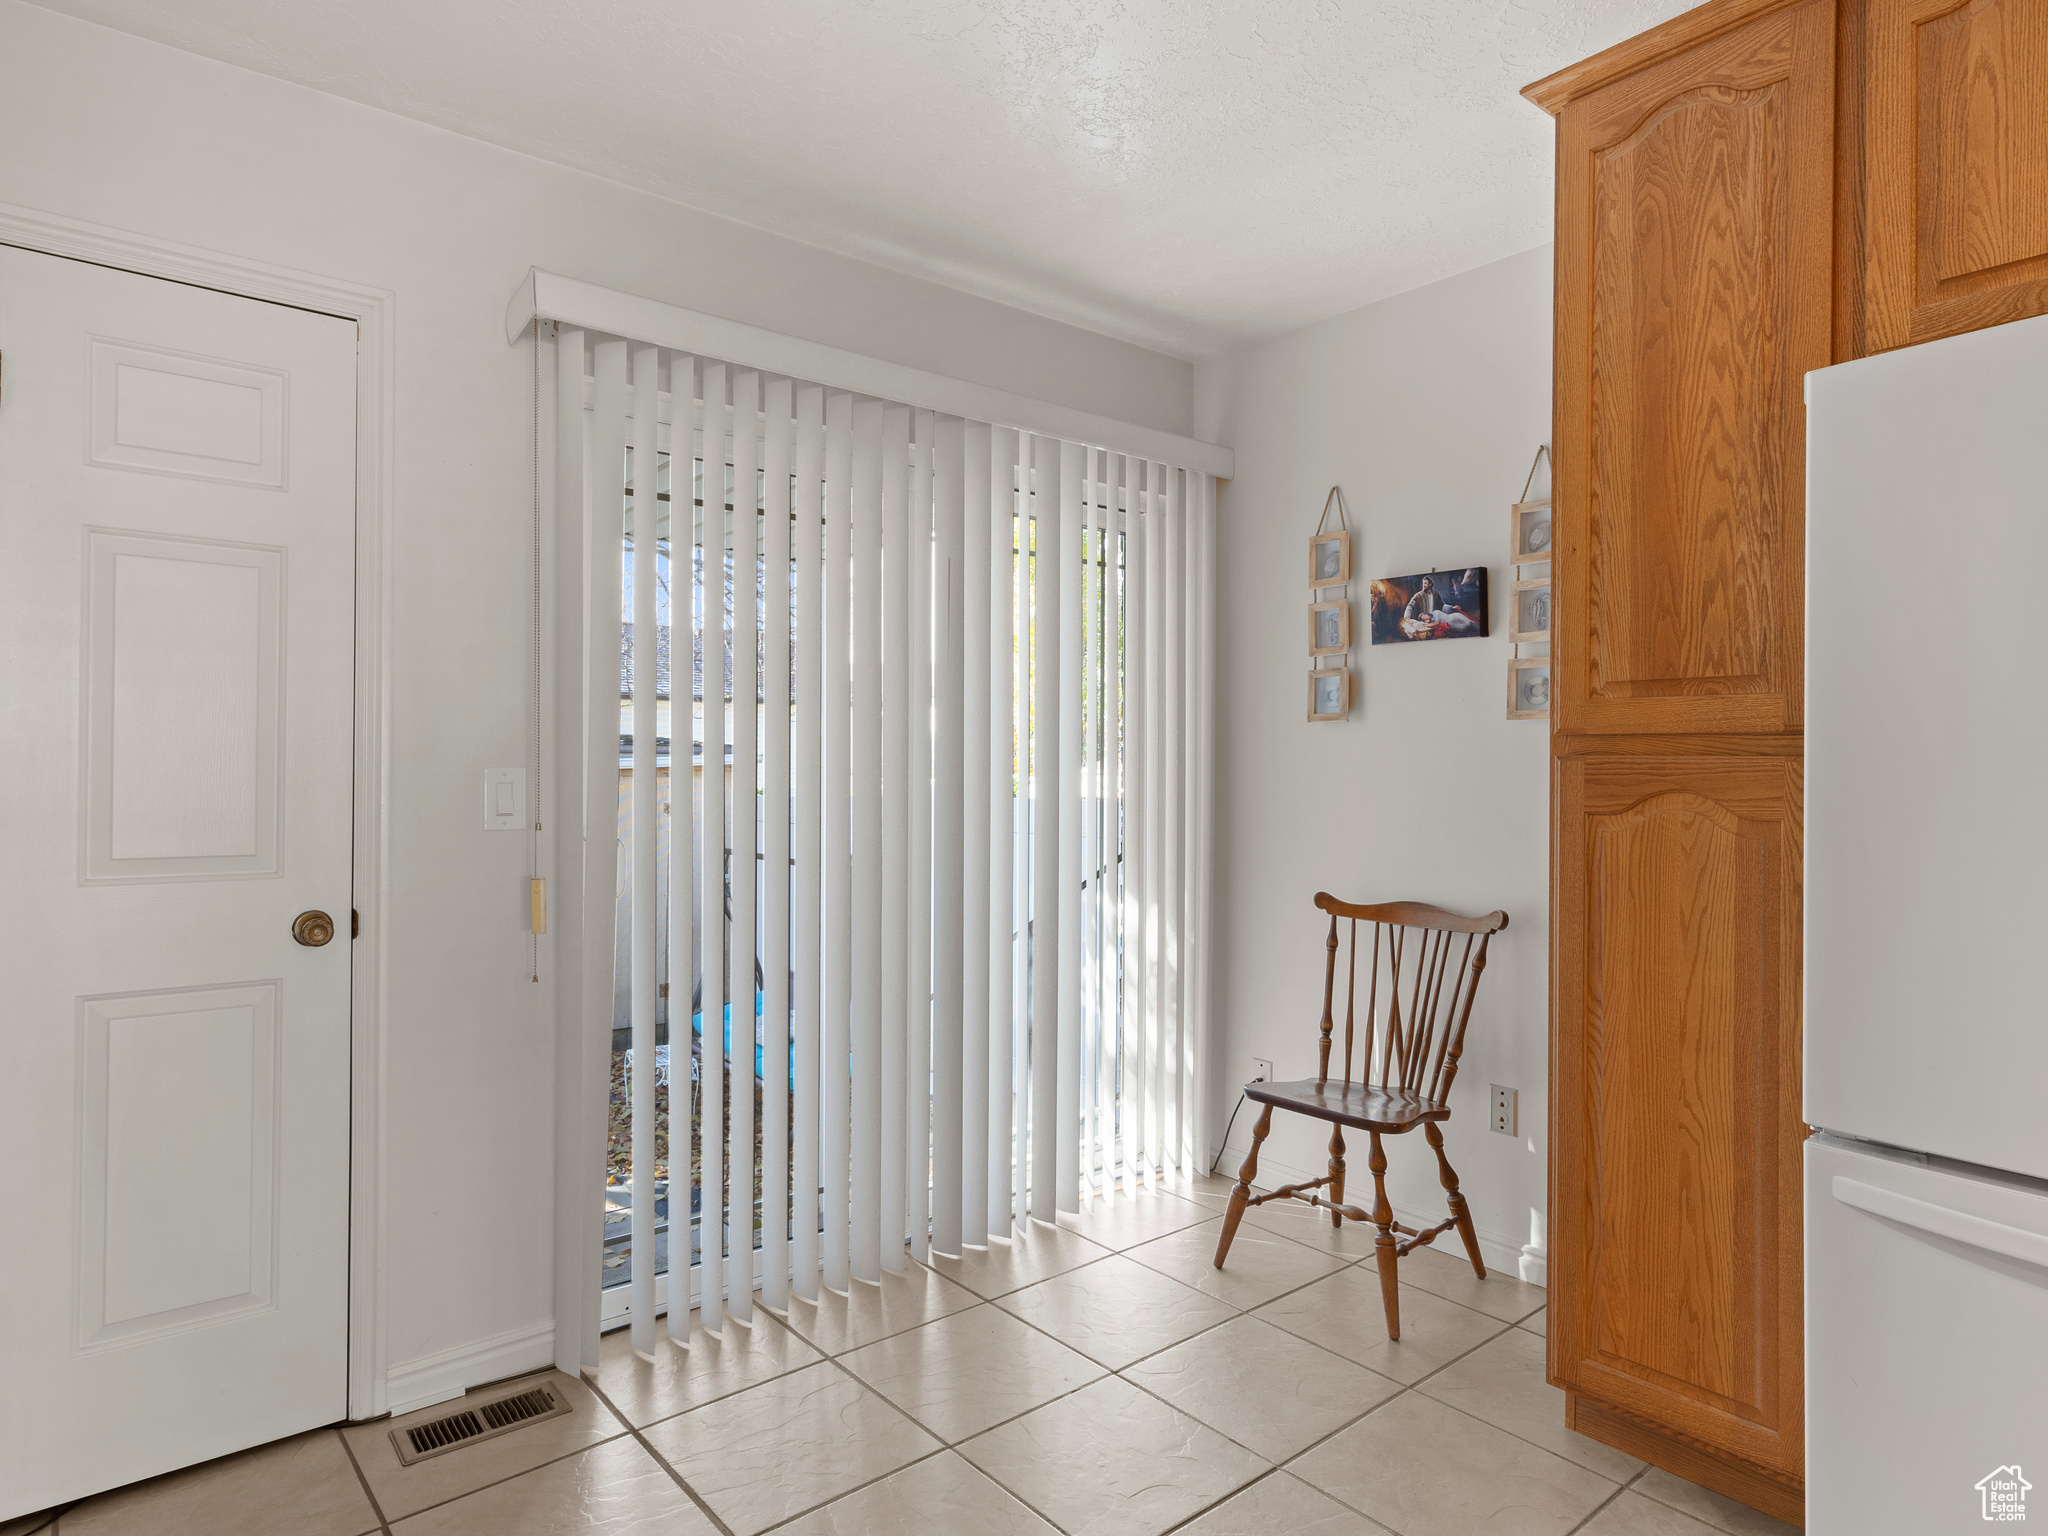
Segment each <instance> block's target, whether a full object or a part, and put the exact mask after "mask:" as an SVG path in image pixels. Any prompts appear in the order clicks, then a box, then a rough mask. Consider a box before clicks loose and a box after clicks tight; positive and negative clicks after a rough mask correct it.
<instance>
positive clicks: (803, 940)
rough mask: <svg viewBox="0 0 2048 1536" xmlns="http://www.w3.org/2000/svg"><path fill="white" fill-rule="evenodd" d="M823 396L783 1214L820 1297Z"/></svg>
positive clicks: (801, 612) (804, 548)
mask: <svg viewBox="0 0 2048 1536" xmlns="http://www.w3.org/2000/svg"><path fill="white" fill-rule="evenodd" d="M824 411H825V392H824V391H823V390H822V389H820V388H818V386H816V385H815V384H802V385H798V386H797V389H796V484H795V486H794V488H793V489H792V492H791V496H792V505H793V507H794V517H795V544H796V571H795V576H794V590H793V592H792V594H791V598H790V603H791V607H792V609H793V610H794V614H795V627H796V662H795V670H796V679H795V686H796V709H795V716H794V718H793V720H792V721H791V725H790V744H789V768H790V779H791V793H792V796H793V798H794V801H795V806H794V810H793V816H794V820H795V828H794V831H793V833H792V836H791V846H790V857H791V860H792V864H793V868H792V870H791V874H790V879H791V883H792V885H793V886H794V887H795V893H796V894H795V900H794V903H793V906H794V913H793V923H794V932H793V935H792V938H791V947H792V949H793V950H794V951H795V963H794V969H795V992H796V996H795V1000H794V1001H795V1013H796V1016H795V1020H794V1024H793V1033H794V1038H795V1049H796V1087H795V1107H794V1109H793V1114H794V1116H795V1125H794V1128H793V1134H792V1138H791V1139H792V1145H791V1148H790V1160H791V1163H792V1164H793V1166H792V1168H791V1170H790V1177H791V1181H792V1182H793V1184H794V1185H795V1191H794V1199H793V1200H792V1201H791V1212H790V1226H791V1232H790V1267H791V1270H792V1284H793V1286H794V1288H795V1291H796V1294H797V1295H798V1296H801V1297H804V1298H805V1299H806V1300H810V1301H815V1300H817V1299H818V1273H819V1265H820V1262H821V1256H820V1254H819V1252H818V1223H819V1211H818V1182H819V1162H818V1131H819V1116H820V1112H821V1111H820V1105H819V1094H818V1060H819V1024H820V980H821V977H822V974H823V969H824V924H823V921H822V918H823V909H822V897H823V882H824V871H823V867H822V857H823V852H824V849H823V827H822V822H821V820H820V806H819V773H820V769H821V767H822V764H823V760H824V743H823V740H822V739H821V738H822V725H823V720H822V718H821V706H820V703H819V688H820V681H821V677H820V661H819V657H820V651H819V633H820V628H821V624H820V619H821V616H822V613H823V610H822V608H821V607H820V603H821V601H822V598H823V593H822V590H821V583H820V573H821V570H822V567H823V560H824V537H823V535H824V530H823V512H824V497H823V491H824V484H823V482H824V475H825V437H824Z"/></svg>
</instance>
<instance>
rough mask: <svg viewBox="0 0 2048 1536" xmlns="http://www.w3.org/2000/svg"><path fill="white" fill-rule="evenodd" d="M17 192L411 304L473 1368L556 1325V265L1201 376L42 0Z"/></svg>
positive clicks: (404, 930)
mask: <svg viewBox="0 0 2048 1536" xmlns="http://www.w3.org/2000/svg"><path fill="white" fill-rule="evenodd" d="M0 202H8V203H14V204H19V205H24V206H27V207H30V208H35V209H38V210H41V211H45V212H50V213H56V214H62V215H68V216H70V217H73V218H79V219H85V220H90V221H92V222H95V223H99V224H105V225H112V226H115V227H117V228H120V229H124V230H128V231H133V232H138V233H142V234H147V235H153V236H159V237H163V238H166V239H169V240H173V241H178V242H182V243H185V244H189V245H194V246H200V247H205V248H208V249H212V250H216V251H222V252H227V253H231V254H234V255H238V256H242V257H247V258H253V259H256V260H260V261H265V262H271V263H275V264H278V265H282V266H287V267H293V268H300V269H306V270H311V271H314V272H319V273H322V274H327V275H331V276H334V277H338V278H343V279H347V280H350V281H353V282H357V283H362V284H367V285H372V286H376V287H381V288H387V289H390V290H392V291H394V292H395V293H396V295H397V315H398V321H397V324H398V336H397V346H396V352H397V420H398V429H397V439H396V444H395V451H396V535H395V540H394V545H393V549H392V559H393V561H394V566H395V571H394V580H393V586H392V610H393V611H392V622H393V631H394V639H393V646H394V650H393V667H392V672H393V678H392V695H391V717H390V732H391V735H390V746H391V762H392V772H391V779H390V786H389V788H390V814H391V828H390V847H391V867H390V879H391V905H390V911H389V914H388V915H389V932H390V936H391V944H390V950H389V965H390V970H389V1003H390V1012H389V1017H388V1029H389V1037H390V1043H391V1055H390V1063H389V1084H390V1089H389V1093H390V1096H389V1102H388V1112H389V1146H388V1151H389V1166H390V1168H391V1170H392V1184H391V1188H390V1249H389V1286H390V1297H391V1313H390V1317H389V1319H388V1340H389V1347H388V1358H389V1361H390V1364H391V1367H392V1368H393V1370H394V1372H398V1371H403V1370H404V1369H405V1368H406V1367H407V1366H408V1365H413V1364H417V1363H418V1362H420V1361H422V1360H426V1359H431V1358H433V1357H440V1356H451V1355H452V1358H453V1362H454V1363H453V1364H452V1365H451V1366H450V1369H453V1370H456V1371H457V1372H458V1373H459V1372H460V1371H461V1370H462V1369H463V1366H462V1364H461V1359H462V1357H463V1354H464V1352H465V1351H466V1350H469V1349H471V1348H472V1347H473V1346H476V1345H477V1344H478V1343H479V1342H480V1341H487V1340H491V1339H500V1338H505V1337H512V1338H520V1337H523V1336H527V1335H530V1334H531V1332H532V1330H533V1329H534V1328H535V1326H536V1325H544V1324H545V1323H546V1321H547V1320H548V1318H549V1317H550V1316H551V1309H552V1296H551V1292H552V1282H551V1254H550V1242H551V1225H550V1223H551V1207H552V1198H551V1191H552V1177H553V1174H552V1168H553V1135H552V1109H551V1102H552V1100H551V1083H552V1074H553V1066H552V1062H553V1054H552V1051H553V1046H552V1028H553V1026H552V1022H551V1019H550V1017H549V1015H548V1010H547V1006H546V995H547V993H548V992H549V990H550V989H549V988H548V987H546V986H534V985H533V984H532V983H531V982H530V981H529V980H528V977H529V976H530V974H531V971H530V968H529V964H528V957H529V940H528V937H527V934H526V919H525V899H526V898H525V875H526V868H527V866H526V843H525V839H524V838H522V837H519V836H517V835H509V834H504V833H490V832H485V831H483V830H481V826H480V823H481V816H480V813H479V810H478V805H479V798H478V797H479V776H480V774H481V772H482V770H483V769H484V768H485V767H488V766H513V765H517V764H519V763H521V762H523V761H525V760H526V758H527V754H528V748H527V747H526V746H525V745H524V741H525V732H526V729H527V711H526V704H525V699H526V689H527V688H528V686H529V683H528V670H527V668H528V663H527V661H526V657H527V656H528V655H529V654H530V650H531V642H530V640H529V638H528V635H529V629H528V625H529V623H530V613H531V609H530V606H529V605H530V602H531V598H530V595H529V594H530V581H531V576H530V568H529V564H528V562H529V559H530V554H529V543H528V540H529V532H528V529H529V519H530V516H531V505H532V493H531V489H530V480H529V477H530V467H529V466H530V462H531V453H532V448H531V433H532V430H533V429H532V418H533V407H532V402H531V394H530V391H531V388H532V377H531V370H532V354H531V350H530V348H529V347H527V346H521V347H517V348H514V347H508V346H506V344H505V339H504V331H503V316H504V310H505V303H506V300H507V298H508V297H509V296H510V294H511V292H512V290H513V288H514V286H515V285H516V284H517V283H518V281H519V280H520V278H521V277H522V276H524V274H525V271H526V269H527V267H528V266H529V265H538V266H543V267H547V268H550V269H552V270H554V271H558V272H563V273H567V274H570V275H572V276H576V277H581V278H587V279H589V280H591V281H594V282H598V283H603V284H607V285H610V286H613V287H617V288H623V289H627V290H630V291H632V292H636V293H641V294H647V295H650V296H652V297H655V298H660V299H665V300H668V301H670V302H673V303H678V304H683V305H688V306H690V307H692V308H697V309H703V310H707V311H710V312H712V313H715V314H719V315H723V316H726V317H728V318H731V319H735V320H742V321H746V322H748V323H751V324H754V325H761V326H766V327H770V328H772V329H775V330H780V331H787V332H791V333H794V334H798V335H802V336H807V337H810V338H813V339H815V340H819V341H824V342H829V343H832V344H834V345H836V346H841V347H848V348H852V349H855V350H858V351H864V352H869V353H873V354H876V355H879V356H882V357H887V358H890V359H892V360H894V361H897V362H902V363H906V364H910V365H913V366H916V367H921V368H928V369H933V370H936V371H938V372H941V373H947V374H952V375H954V376H957V377H961V378H967V379H972V380H976V381H978V382H983V383H987V384H991V385H995V386H997V387H1000V388H1003V389H1008V390H1014V391H1016V392H1018V393H1020V394H1025V395H1033V396H1037V397H1040V398H1043V399H1048V400H1056V401H1059V402H1062V403H1064V404H1068V405H1072V406H1076V407H1080V408H1082V409H1086V410H1091V411H1098V412H1101V413H1103V414H1106V415H1110V416H1116V417H1121V418H1123V419H1126V420H1130V421H1134V422H1141V423H1144V424H1146V425H1148V426H1154V427H1159V428H1162V429H1165V430H1169V431H1176V432H1185V431H1186V430H1187V427H1188V417H1189V401H1190V389H1191V371H1190V369H1189V368H1188V366H1187V365H1186V364H1185V363H1181V362H1178V361H1175V360H1173V359H1170V358H1166V357H1163V356H1160V355H1158V354H1155V353H1150V352H1146V351H1143V350H1141V349H1139V348H1136V347H1131V346H1127V345H1124V344H1122V343H1119V342H1113V341H1110V340H1108V339H1106V338H1103V337H1100V336H1095V335H1092V334H1090V333H1088V332H1085V331H1081V330H1076V329H1074V328H1072V327H1068V326H1064V325H1060V324H1057V323H1055V322H1052V321H1049V320H1045V319H1042V318H1040V317H1037V316H1033V315H1028V314H1025V313H1023V312H1022V311H1019V310H1014V309H1007V308H1005V307H1003V306H1001V305H998V304H993V303H989V302H986V301H984V300H980V299H975V298H971V297H968V296H966V295H963V294H960V293H956V292H953V291H951V290H948V289H944V288H939V287H935V286H933V285H931V284H928V283H924V282H919V281H916V280H913V279H910V278H906V277H903V276H900V275H898V274H894V273H890V272H886V271H883V270H881V269H879V268H876V267H871V266H866V265H863V264H861V263H858V262H854V261H849V260H846V259H844V258H841V257H837V256H833V255H831V254H828V253H826V252H824V251H821V250H818V249H815V248H812V247H809V246H804V245H799V244H796V243H794V242H791V241H787V240H782V239H778V238H775V237H772V236H768V235H764V234H762V233H760V232H758V231H755V230H751V229H747V228H744V227H742V226H739V225H735V224H731V223H728V222H726V221H724V220H720V219H716V218H712V217H710V216H708V215H705V214H701V213H698V212H695V211H693V210H691V209H687V208H683V207H680V206H677V205H676V204H673V203H667V202H663V201H661V200H660V199H657V198H654V197H650V196H646V195H643V194H640V193H636V192H632V191H629V190H627V189H625V188H623V187H620V186H617V185H615V184H612V183H610V182H606V181H602V180H599V179H597V178H595V177H592V176H587V175H583V174H579V173H576V172H571V171H567V170H563V169H561V168H559V167H555V166H551V165H547V164H544V163H542V162H540V161H536V160H533V159H530V158H527V157H525V156H522V155H517V154H512V153H509V152H507V151H503V150H499V149H495V148H491V147H488V146H486V145H482V144H479V143H476V142H474V141H471V140H467V139H464V138H460V137H458V136H456V135H453V134H449V133H445V132H442V131H440V130H438V129H433V128H427V127H424V126H421V125H419V124H417V123H413V122H409V121H407V120H405V119H402V118H398V117H394V116H390V115H388V114H385V113H380V112H376V111H373V110H371V109H369V108H366V107H362V106H358V105H356V104H354V103H351V102H347V101H343V100H340V99H338V98H335V97H331V96H325V95H322V94H319V93H317V92H314V91H309V90H306V89H303V88H300V87H297V86H293V85H289V84H286V83H283V82H280V81H278V80H274V79H271V78H269V77H267V76H264V75H258V74H254V73H250V72H247V71H243V70H239V69H234V68H231V67H229V66H226V65H222V64H218V63H215V62H212V61H209V60H204V59H200V58H197V57H195V56H192V55H188V54H183V53H179V52H177V51H175V50H171V49H167V48H164V47H161V46H159V45H156V44H153V43H148V42H144V41H141V40H139V39H137V38H133V37H130V36H127V35H126V34H123V33H119V32H113V31H108V30H105V29H102V28H99V27H95V26H92V25H90V24H88V23H84V22H80V21H76V20H73V19H70V18H67V17H60V16H57V15H53V14H51V13H49V12H47V11H41V10H37V9H34V8H32V7H29V6H25V5H22V4H20V3H18V0H0ZM591 1195H592V1198H596V1195H597V1192H596V1191H595V1190H593V1191H591ZM529 1347H530V1346H529ZM550 1357H551V1350H549V1349H548V1348H546V1347H542V1348H541V1349H540V1350H539V1354H538V1361H545V1360H546V1359H548V1358H550ZM538 1361H536V1362H533V1363H538ZM418 1374H419V1373H418V1372H417V1371H416V1372H414V1378H415V1379H417V1378H418ZM454 1384H455V1385H458V1386H459V1385H461V1382H460V1381H457V1382H455V1383H454Z"/></svg>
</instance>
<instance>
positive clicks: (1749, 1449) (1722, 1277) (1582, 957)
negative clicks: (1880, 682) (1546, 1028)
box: [1550, 746, 1803, 1487]
mask: <svg viewBox="0 0 2048 1536" xmlns="http://www.w3.org/2000/svg"><path fill="white" fill-rule="evenodd" d="M1557 812H1558V815H1557V824H1556V831H1557V843H1556V846H1557V861H1558V863H1557V876H1558V879H1557V901H1558V910H1557V913H1556V928H1555V931H1556V933H1557V935H1558V939H1557V951H1556V956H1555V971H1554V977H1555V984H1556V988H1557V997H1556V1002H1557V1008H1556V1019H1557V1036H1556V1041H1555V1053H1554V1064H1553V1065H1554V1081H1553V1092H1554V1094H1555V1103H1554V1107H1553V1119H1552V1123H1553V1126H1554V1127H1555V1138H1556V1139H1555V1145H1556V1169H1555V1176H1556V1187H1555V1193H1554V1196H1553V1200H1552V1205H1551V1222H1552V1226H1551V1236H1552V1243H1551V1266H1552V1268H1551V1273H1552V1282H1551V1287H1552V1288H1551V1295H1552V1306H1551V1320H1550V1338H1551V1350H1550V1365H1551V1375H1552V1379H1553V1380H1555V1381H1556V1382H1558V1383H1559V1384H1560V1385H1562V1386H1564V1387H1566V1388H1567V1389H1568V1390H1570V1391H1572V1392H1574V1393H1576V1394H1585V1395H1586V1396H1588V1397H1590V1398H1592V1399H1594V1400H1595V1401H1597V1402H1598V1403H1600V1404H1603V1405H1606V1406H1607V1407H1609V1408H1612V1409H1616V1410H1619V1411H1620V1412H1621V1413H1622V1414H1625V1415H1628V1416H1630V1417H1633V1418H1636V1419H1639V1420H1641V1421H1642V1422H1644V1423H1647V1424H1652V1425H1656V1426H1659V1427H1660V1428H1661V1429H1662V1430H1664V1431H1665V1432H1666V1433H1669V1434H1672V1435H1675V1436H1677V1437H1679V1438H1681V1439H1684V1440H1689V1441H1692V1442H1694V1443H1696V1444H1701V1445H1706V1446H1711V1447H1714V1448H1716V1449H1717V1450H1718V1451H1720V1452H1721V1453H1723V1454H1724V1455H1726V1456H1729V1457H1732V1458H1734V1459H1736V1460H1737V1461H1739V1462H1744V1463H1747V1464H1749V1465H1750V1466H1751V1467H1754V1468H1756V1469H1757V1470H1759V1471H1760V1472H1763V1473H1765V1474H1767V1475H1770V1476H1773V1477H1775V1478H1776V1479H1778V1480H1779V1481H1781V1482H1782V1483H1784V1484H1785V1485H1787V1486H1788V1487H1796V1485H1797V1483H1798V1479H1799V1477H1800V1475H1801V1468H1802V1464H1803V1462H1802V1449H1803V1447H1802V1435H1803V1428H1802V1425H1803V1419H1802V1403H1801V1392H1802V1378H1801V1371H1800V1354H1801V1351H1800V1337H1801V1335H1800V1306H1801V1295H1800V1198H1801V1197H1800V1187H1799V1168H1800V1164H1799V1144H1800V1134H1801V1131H1800V1126H1799V1117H1798V1107H1799V934H1800V833H1799V826H1800V764H1799V760H1798V758H1796V757H1793V756H1768V757H1747V756H1738V757H1717V756H1705V755H1699V756H1692V755H1689V756H1682V757H1681V756H1673V757H1656V756H1648V755H1643V754H1642V753H1640V752H1639V751H1630V752H1627V753H1625V754H1615V755H1603V754H1602V752H1601V751H1600V749H1599V748H1598V747H1597V746H1589V747H1588V755H1585V756H1568V757H1565V758H1563V759H1561V760H1560V762H1559V764H1558V804H1557Z"/></svg>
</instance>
